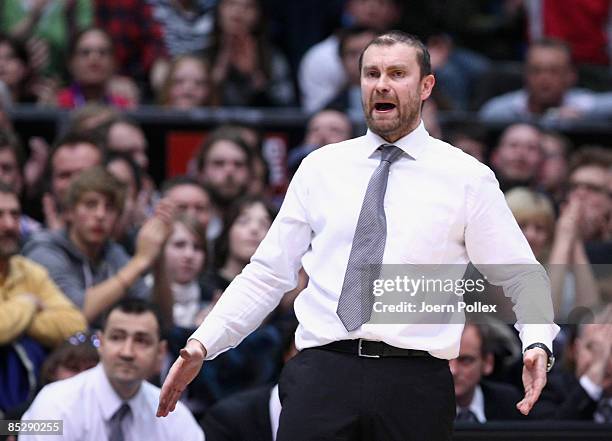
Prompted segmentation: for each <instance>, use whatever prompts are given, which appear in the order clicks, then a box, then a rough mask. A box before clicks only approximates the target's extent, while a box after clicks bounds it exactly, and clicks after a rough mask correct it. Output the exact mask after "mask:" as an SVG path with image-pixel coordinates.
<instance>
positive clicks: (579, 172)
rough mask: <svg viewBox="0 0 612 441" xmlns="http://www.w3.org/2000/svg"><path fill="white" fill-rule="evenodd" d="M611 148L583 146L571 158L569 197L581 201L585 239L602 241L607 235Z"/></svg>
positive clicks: (582, 228)
mask: <svg viewBox="0 0 612 441" xmlns="http://www.w3.org/2000/svg"><path fill="white" fill-rule="evenodd" d="M611 167H612V152H610V151H609V150H608V149H606V148H603V147H594V146H585V147H582V148H581V149H579V150H577V151H576V152H575V153H574V154H573V155H572V156H571V159H570V166H569V168H570V169H569V178H568V187H569V197H570V198H571V197H572V196H575V197H576V198H577V199H579V200H580V201H582V203H583V205H584V207H583V210H584V211H583V213H582V217H581V223H580V227H579V228H580V235H581V236H582V238H583V240H584V241H586V242H595V241H603V240H606V239H609V238H608V237H607V225H608V220H609V217H610V215H611V212H612V200H611V197H610V190H609V189H610V181H611V180H612V168H611Z"/></svg>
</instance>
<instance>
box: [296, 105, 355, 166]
mask: <svg viewBox="0 0 612 441" xmlns="http://www.w3.org/2000/svg"><path fill="white" fill-rule="evenodd" d="M360 99H361V98H360ZM352 134H353V127H352V125H351V120H350V119H349V118H348V116H347V115H346V114H345V113H342V112H340V111H338V110H332V109H323V110H321V111H319V112H317V113H315V114H314V115H313V116H312V117H311V118H310V120H309V121H308V126H307V127H306V134H305V135H304V142H303V143H302V145H300V146H298V147H295V148H293V149H291V150H290V151H289V155H288V158H287V165H288V167H289V171H290V172H291V174H293V173H295V171H296V170H297V168H298V166H299V165H300V163H301V162H302V159H304V158H305V157H306V156H308V154H309V153H311V152H313V151H314V150H316V149H318V148H319V147H323V146H324V145H327V144H335V143H337V142H340V141H346V140H347V139H349V138H350V137H351V136H352Z"/></svg>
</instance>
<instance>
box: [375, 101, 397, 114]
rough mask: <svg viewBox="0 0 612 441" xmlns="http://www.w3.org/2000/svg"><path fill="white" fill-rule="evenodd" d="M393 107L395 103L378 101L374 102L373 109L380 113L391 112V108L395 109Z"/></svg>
mask: <svg viewBox="0 0 612 441" xmlns="http://www.w3.org/2000/svg"><path fill="white" fill-rule="evenodd" d="M395 107H396V106H395V104H393V103H388V102H380V103H375V104H374V110H375V111H376V112H381V113H386V112H391V111H392V110H393V109H395Z"/></svg>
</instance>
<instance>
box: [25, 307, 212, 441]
mask: <svg viewBox="0 0 612 441" xmlns="http://www.w3.org/2000/svg"><path fill="white" fill-rule="evenodd" d="M99 337H100V348H99V352H100V360H101V363H100V364H98V366H96V367H94V368H92V369H89V370H87V371H84V372H82V373H80V374H79V375H76V376H74V377H71V378H69V379H67V380H63V381H57V382H55V383H51V384H49V385H47V386H46V387H44V388H43V389H42V390H41V391H40V393H39V394H38V396H37V397H36V399H35V400H34V402H33V403H32V405H31V406H30V408H29V409H28V410H27V411H26V413H25V414H24V415H23V418H22V421H24V422H25V421H28V420H41V419H43V420H62V421H63V435H61V436H57V437H55V438H59V439H62V440H64V441H71V440H74V441H77V440H97V441H104V440H109V441H140V440H160V441H162V440H169V439H181V440H193V441H203V440H204V434H203V432H202V429H201V428H200V426H199V425H198V424H197V422H196V421H195V419H194V417H193V416H192V415H191V413H190V412H189V410H188V409H187V408H186V407H185V406H184V405H183V404H181V403H179V405H178V406H177V408H176V410H177V412H176V413H175V414H173V415H172V418H169V419H167V420H161V419H157V418H155V417H154V416H153V414H154V412H155V407H156V405H157V399H158V396H159V388H157V387H156V386H153V385H152V384H150V383H149V382H147V381H146V380H145V379H146V378H148V377H150V376H151V375H152V374H153V373H154V372H155V370H156V369H158V368H159V366H160V363H161V359H162V358H163V357H164V355H165V353H166V342H165V341H164V340H161V339H160V338H161V334H160V322H159V319H158V315H157V314H156V313H155V312H154V311H153V310H152V309H151V307H150V306H149V305H148V304H147V303H146V302H144V301H143V300H138V299H129V300H124V301H122V302H121V303H119V304H118V305H117V306H115V307H114V308H112V309H111V310H110V312H109V314H108V316H107V319H106V321H105V324H104V328H103V330H102V332H101V333H100V335H99ZM178 433H180V436H179V435H178ZM39 437H40V438H39ZM24 438H25V439H28V440H38V439H41V440H46V439H53V438H54V437H53V436H50V435H48V434H44V436H43V435H28V436H27V437H25V436H24Z"/></svg>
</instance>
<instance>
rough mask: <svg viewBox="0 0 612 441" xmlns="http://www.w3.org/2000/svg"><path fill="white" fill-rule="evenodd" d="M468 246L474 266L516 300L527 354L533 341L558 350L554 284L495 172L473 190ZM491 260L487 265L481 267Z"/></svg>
mask: <svg viewBox="0 0 612 441" xmlns="http://www.w3.org/2000/svg"><path fill="white" fill-rule="evenodd" d="M467 207H468V219H467V226H466V230H465V245H466V249H467V252H468V255H469V257H470V260H471V261H472V262H474V265H475V266H476V267H477V268H478V270H479V271H480V272H481V273H482V274H483V275H484V276H485V277H487V279H488V280H489V281H490V282H491V283H492V284H494V285H500V286H502V287H503V289H504V294H505V295H506V296H507V297H510V298H511V299H512V302H513V303H514V305H515V308H514V311H515V312H516V316H517V324H516V325H515V327H516V329H517V330H518V331H519V335H520V338H521V342H522V344H523V350H525V348H526V347H527V346H529V345H530V344H532V343H536V342H539V343H544V344H545V345H546V346H547V347H548V348H551V349H552V341H553V339H554V338H555V336H556V335H557V333H558V332H559V327H558V326H557V325H555V324H554V313H553V307H552V300H551V297H550V281H549V279H548V276H547V274H546V271H545V270H544V268H543V267H542V266H541V265H540V264H539V263H538V262H537V260H536V259H535V257H534V255H533V253H532V251H531V248H530V247H529V243H528V242H527V239H525V236H524V235H523V233H522V231H521V229H520V228H519V226H518V224H517V223H516V220H515V219H514V216H513V215H512V212H511V211H510V209H509V208H508V205H507V203H506V200H505V198H504V195H503V193H502V192H501V190H500V189H499V184H498V183H497V180H496V179H495V176H494V174H493V172H492V171H491V170H489V169H487V173H486V174H483V176H481V177H480V179H478V183H477V184H476V186H475V187H474V188H473V189H472V191H470V192H468V200H467ZM482 262H486V263H487V265H479V263H482Z"/></svg>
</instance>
